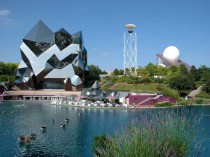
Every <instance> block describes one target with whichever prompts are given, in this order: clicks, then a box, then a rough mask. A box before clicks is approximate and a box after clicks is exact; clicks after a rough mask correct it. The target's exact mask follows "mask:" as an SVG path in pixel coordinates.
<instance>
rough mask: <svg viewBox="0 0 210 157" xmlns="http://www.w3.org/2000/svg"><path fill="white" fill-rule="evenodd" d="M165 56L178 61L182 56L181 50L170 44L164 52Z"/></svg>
mask: <svg viewBox="0 0 210 157" xmlns="http://www.w3.org/2000/svg"><path fill="white" fill-rule="evenodd" d="M163 56H164V57H166V58H168V59H170V60H172V61H178V60H179V58H180V52H179V49H178V48H176V47H175V46H168V47H166V49H165V50H164V52H163Z"/></svg>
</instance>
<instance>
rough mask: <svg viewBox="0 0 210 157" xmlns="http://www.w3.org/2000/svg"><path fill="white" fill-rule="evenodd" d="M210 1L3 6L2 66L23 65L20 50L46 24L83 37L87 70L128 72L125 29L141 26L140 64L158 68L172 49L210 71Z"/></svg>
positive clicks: (4, 1)
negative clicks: (163, 55) (159, 55)
mask: <svg viewBox="0 0 210 157" xmlns="http://www.w3.org/2000/svg"><path fill="white" fill-rule="evenodd" d="M209 8H210V0H116V1H115V0H76V1H73V0H59V1H58V0H34V1H32V0H18V1H14V0H1V2H0V61H3V62H15V63H19V62H20V61H21V54H20V45H21V43H22V39H23V38H24V36H25V35H26V34H27V33H28V32H29V31H30V30H31V28H32V27H33V26H34V25H35V24H36V23H37V22H38V21H39V20H42V21H43V22H44V23H45V24H46V25H47V26H48V27H49V28H50V29H51V30H52V31H54V32H55V31H57V30H59V29H60V28H64V29H65V30H67V31H68V32H69V33H70V34H74V33H76V32H78V31H80V30H81V31H82V33H83V39H84V45H85V47H86V49H87V51H88V64H89V65H91V64H93V65H97V66H99V68H100V69H102V70H105V71H107V72H111V71H113V70H114V69H115V68H117V69H123V49H124V43H123V35H124V32H126V31H127V30H126V29H125V27H124V26H125V25H126V24H129V23H132V24H135V25H136V29H135V32H136V33H137V58H138V59H137V62H138V66H141V67H144V66H146V65H147V64H148V63H150V62H151V63H154V64H156V54H157V53H163V51H164V49H165V48H166V47H168V46H175V47H177V48H178V49H179V51H180V58H181V60H183V61H185V62H186V63H188V64H189V65H195V66H196V67H197V68H198V67H200V66H201V65H206V66H208V67H210V9H209Z"/></svg>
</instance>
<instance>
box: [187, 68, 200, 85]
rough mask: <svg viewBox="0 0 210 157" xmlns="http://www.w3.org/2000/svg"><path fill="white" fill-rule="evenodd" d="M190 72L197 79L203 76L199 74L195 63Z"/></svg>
mask: <svg viewBox="0 0 210 157" xmlns="http://www.w3.org/2000/svg"><path fill="white" fill-rule="evenodd" d="M189 74H190V75H192V76H193V78H194V79H195V81H199V80H200V78H201V76H200V75H199V70H197V69H196V67H195V66H194V65H192V66H191V69H190V72H189Z"/></svg>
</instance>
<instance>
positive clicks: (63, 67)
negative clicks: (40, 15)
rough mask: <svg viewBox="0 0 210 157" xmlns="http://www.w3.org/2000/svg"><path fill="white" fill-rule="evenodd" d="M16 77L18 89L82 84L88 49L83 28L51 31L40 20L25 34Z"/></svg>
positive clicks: (71, 87) (86, 66) (69, 87)
mask: <svg viewBox="0 0 210 157" xmlns="http://www.w3.org/2000/svg"><path fill="white" fill-rule="evenodd" d="M20 52H21V57H22V61H21V62H20V64H19V66H18V69H17V72H16V76H17V80H16V81H15V83H16V86H17V87H19V88H20V89H65V90H78V89H81V88H82V87H83V82H84V79H85V76H86V75H88V72H89V66H88V64H87V50H86V49H85V47H84V42H83V37H82V32H81V31H79V32H77V33H75V34H70V33H68V32H67V31H66V30H65V29H63V28H62V29H60V30H58V31H56V32H52V31H51V30H50V29H49V28H48V27H47V26H46V25H45V24H44V23H43V22H42V21H41V20H40V21H38V23H37V24H36V25H35V26H34V27H33V28H32V29H31V30H30V31H29V33H28V34H27V35H26V36H25V37H24V39H23V43H22V44H21V46H20Z"/></svg>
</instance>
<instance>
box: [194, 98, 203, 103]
mask: <svg viewBox="0 0 210 157" xmlns="http://www.w3.org/2000/svg"><path fill="white" fill-rule="evenodd" d="M195 103H196V104H203V99H196V100H195Z"/></svg>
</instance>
